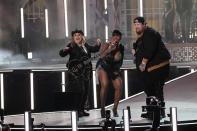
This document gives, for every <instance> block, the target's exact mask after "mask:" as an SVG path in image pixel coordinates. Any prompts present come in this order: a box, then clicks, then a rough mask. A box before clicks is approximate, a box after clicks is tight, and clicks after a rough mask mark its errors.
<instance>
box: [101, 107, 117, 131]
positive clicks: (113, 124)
mask: <svg viewBox="0 0 197 131" xmlns="http://www.w3.org/2000/svg"><path fill="white" fill-rule="evenodd" d="M105 118H106V119H105V120H102V121H100V122H99V126H101V127H102V129H103V131H108V130H109V127H110V128H111V131H116V130H115V127H116V121H115V120H114V119H111V112H110V110H106V112H105Z"/></svg>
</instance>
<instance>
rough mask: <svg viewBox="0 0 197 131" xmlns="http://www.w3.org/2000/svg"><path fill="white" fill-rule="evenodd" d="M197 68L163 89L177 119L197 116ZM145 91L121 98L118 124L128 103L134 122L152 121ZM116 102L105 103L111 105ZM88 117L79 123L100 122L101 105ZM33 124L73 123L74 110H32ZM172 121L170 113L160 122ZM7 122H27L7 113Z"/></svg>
mask: <svg viewBox="0 0 197 131" xmlns="http://www.w3.org/2000/svg"><path fill="white" fill-rule="evenodd" d="M196 80H197V72H196V71H194V72H192V73H189V74H186V75H184V76H181V77H179V78H176V79H174V80H171V81H168V82H166V84H165V88H164V93H165V101H166V114H168V113H170V111H169V108H170V107H177V112H178V121H191V120H197V101H196V100H197V95H196V92H197V86H196V85H197V81H196ZM145 98H146V96H145V94H144V92H141V93H139V94H136V95H135V96H131V97H129V98H128V99H126V100H122V101H121V102H120V104H119V107H118V113H119V117H116V118H114V117H112V119H115V120H116V123H117V124H119V123H120V122H121V121H122V110H123V109H125V108H126V107H127V106H130V109H131V120H132V122H131V124H148V123H149V124H150V123H151V121H149V120H147V119H142V118H141V117H140V115H141V110H142V108H141V106H143V105H145ZM112 107H113V105H110V106H108V107H106V109H110V110H111V109H112ZM89 113H90V116H89V117H82V118H79V121H78V125H79V126H86V125H92V126H98V125H99V122H100V121H101V120H103V119H101V118H100V109H93V110H90V111H89ZM32 118H34V125H39V124H41V123H43V124H45V125H46V126H70V125H71V113H70V112H69V111H59V112H58V111H57V112H43V113H32ZM164 121H170V119H169V117H166V118H165V119H162V120H161V122H164ZM5 123H8V124H9V123H14V124H15V125H24V117H23V115H22V114H21V115H10V116H5Z"/></svg>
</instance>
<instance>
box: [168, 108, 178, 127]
mask: <svg viewBox="0 0 197 131" xmlns="http://www.w3.org/2000/svg"><path fill="white" fill-rule="evenodd" d="M170 121H171V124H172V131H177V108H176V107H170Z"/></svg>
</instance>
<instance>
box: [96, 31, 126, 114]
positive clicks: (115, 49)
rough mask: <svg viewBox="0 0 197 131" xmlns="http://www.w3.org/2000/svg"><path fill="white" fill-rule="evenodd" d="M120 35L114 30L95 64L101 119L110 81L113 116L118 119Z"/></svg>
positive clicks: (122, 48)
mask: <svg viewBox="0 0 197 131" xmlns="http://www.w3.org/2000/svg"><path fill="white" fill-rule="evenodd" d="M121 36H122V33H121V32H120V31H119V30H114V31H113V33H112V40H111V41H109V42H106V43H104V44H103V46H102V50H101V53H100V59H99V60H98V62H97V66H96V67H97V71H98V78H99V82H100V85H101V91H100V101H101V117H102V118H104V117H105V99H106V96H107V89H108V84H109V81H112V84H113V87H114V88H115V95H114V107H113V115H114V117H118V113H117V108H118V103H119V100H120V97H121V95H122V78H121V74H120V67H121V66H122V63H123V57H124V46H123V45H122V44H121V43H120V40H121Z"/></svg>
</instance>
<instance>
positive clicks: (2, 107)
mask: <svg viewBox="0 0 197 131" xmlns="http://www.w3.org/2000/svg"><path fill="white" fill-rule="evenodd" d="M0 77H1V78H0V83H1V84H0V86H1V87H0V96H1V97H0V98H1V107H0V109H1V110H4V79H3V78H4V76H3V73H1V74H0Z"/></svg>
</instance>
